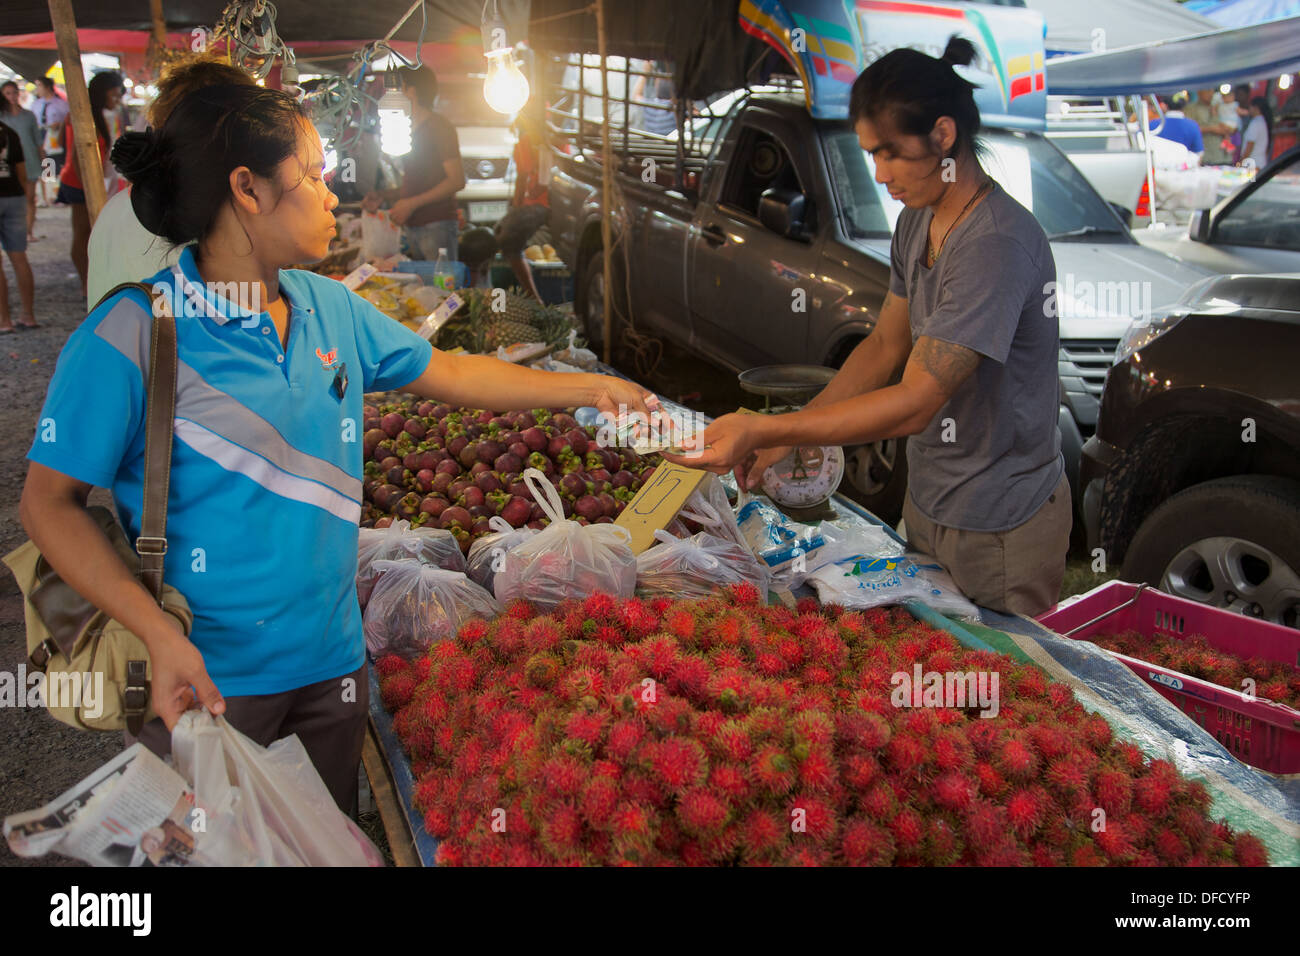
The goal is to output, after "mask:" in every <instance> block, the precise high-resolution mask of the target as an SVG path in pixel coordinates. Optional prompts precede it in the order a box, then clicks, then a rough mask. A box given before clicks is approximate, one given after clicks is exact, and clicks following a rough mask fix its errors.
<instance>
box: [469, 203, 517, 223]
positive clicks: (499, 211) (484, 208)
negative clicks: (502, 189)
mask: <svg viewBox="0 0 1300 956" xmlns="http://www.w3.org/2000/svg"><path fill="white" fill-rule="evenodd" d="M509 208H510V203H508V202H472V203H470V204H469V220H470V222H496V221H497V220H498V219H500V218H501V217H502V216H504V215H505V214H506V210H508V209H509Z"/></svg>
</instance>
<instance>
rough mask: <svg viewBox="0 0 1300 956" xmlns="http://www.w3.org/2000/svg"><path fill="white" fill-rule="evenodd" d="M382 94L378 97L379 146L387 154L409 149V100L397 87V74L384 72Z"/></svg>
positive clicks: (401, 152)
mask: <svg viewBox="0 0 1300 956" xmlns="http://www.w3.org/2000/svg"><path fill="white" fill-rule="evenodd" d="M384 87H385V89H384V95H383V96H381V97H380V98H379V148H380V149H382V150H383V151H384V152H385V153H387V154H388V155H389V156H405V155H406V154H407V153H409V152H410V151H411V101H410V100H408V99H407V98H406V96H405V95H404V94H403V93H402V91H401V90H399V89H398V88H397V74H396V73H393V72H388V73H385V74H384Z"/></svg>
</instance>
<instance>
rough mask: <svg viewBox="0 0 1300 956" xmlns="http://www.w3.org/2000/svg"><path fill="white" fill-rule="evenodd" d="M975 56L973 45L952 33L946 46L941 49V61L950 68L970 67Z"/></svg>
mask: <svg viewBox="0 0 1300 956" xmlns="http://www.w3.org/2000/svg"><path fill="white" fill-rule="evenodd" d="M977 56H978V54H977V53H976V51H975V44H974V43H971V42H970V40H967V39H966V38H965V37H962V36H958V35H957V34H955V33H954V34H953V35H952V36H950V37H949V38H948V45H947V46H946V47H944V48H943V57H942V59H943V60H944V62H946V63H948V64H950V65H952V66H970V65H971V64H972V63H974V62H975V59H976V57H977Z"/></svg>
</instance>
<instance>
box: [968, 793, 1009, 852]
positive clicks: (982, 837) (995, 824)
mask: <svg viewBox="0 0 1300 956" xmlns="http://www.w3.org/2000/svg"><path fill="white" fill-rule="evenodd" d="M963 830H964V831H965V834H966V843H967V845H969V846H970V848H971V850H972V851H973V852H975V853H976V854H979V853H983V852H985V851H987V850H991V849H992V848H994V847H995V846H997V845H998V844H999V843H1001V842H1002V840H1003V837H1004V835H1005V834H1006V832H1007V819H1006V817H1005V816H1004V814H1003V813H1001V812H999V808H998V807H996V806H994V805H993V804H991V803H989V802H988V801H987V800H976V801H975V802H974V803H973V804H971V806H970V808H969V809H968V810H967V811H966V815H965V825H964V827H963Z"/></svg>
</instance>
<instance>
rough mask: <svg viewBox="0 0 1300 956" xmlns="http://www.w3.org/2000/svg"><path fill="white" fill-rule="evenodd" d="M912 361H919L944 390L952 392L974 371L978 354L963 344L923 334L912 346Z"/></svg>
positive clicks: (978, 358) (978, 361)
mask: <svg viewBox="0 0 1300 956" xmlns="http://www.w3.org/2000/svg"><path fill="white" fill-rule="evenodd" d="M912 361H914V362H919V363H920V365H921V367H922V368H923V369H925V370H926V371H927V372H929V373H930V376H931V377H932V378H933V379H934V380H935V381H936V382H938V383H939V385H940V386H941V387H942V388H943V390H944V391H945V392H947V393H948V394H952V393H953V392H955V391H956V390H957V387H958V386H960V385H961V383H962V382H964V381H966V379H967V378H969V377H970V375H971V373H972V372H974V371H975V368H976V367H977V366H978V365H979V363H980V355H979V353H978V352H976V351H974V350H972V349H968V348H966V346H964V345H954V344H953V343H952V342H943V341H941V340H939V339H932V338H930V337H929V336H924V335H923V336H921V338H919V339H917V341H916V344H915V345H914V346H912Z"/></svg>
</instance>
